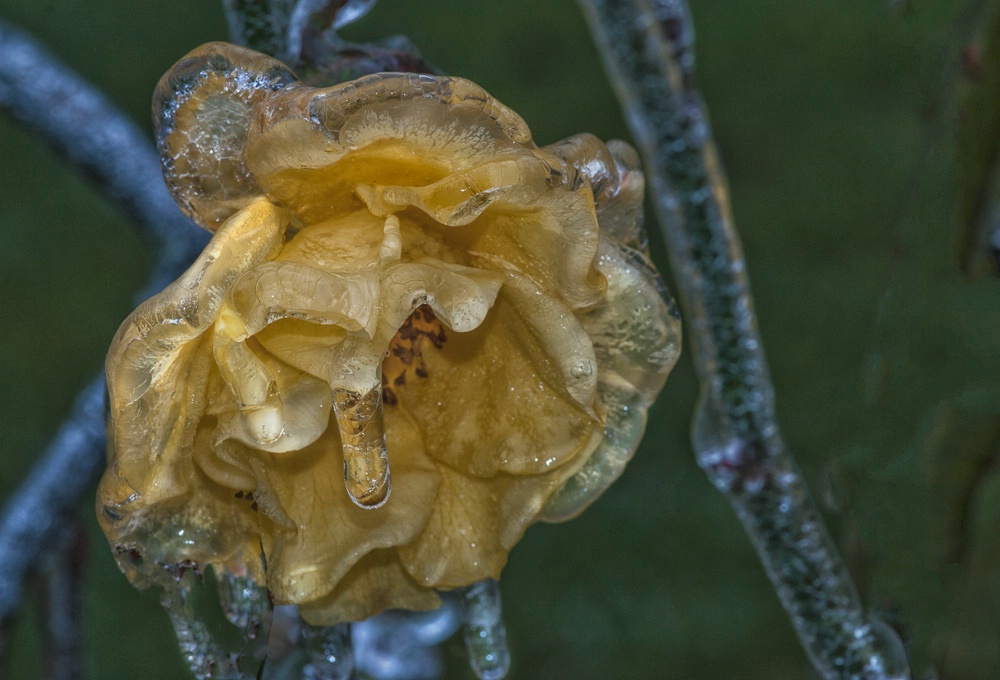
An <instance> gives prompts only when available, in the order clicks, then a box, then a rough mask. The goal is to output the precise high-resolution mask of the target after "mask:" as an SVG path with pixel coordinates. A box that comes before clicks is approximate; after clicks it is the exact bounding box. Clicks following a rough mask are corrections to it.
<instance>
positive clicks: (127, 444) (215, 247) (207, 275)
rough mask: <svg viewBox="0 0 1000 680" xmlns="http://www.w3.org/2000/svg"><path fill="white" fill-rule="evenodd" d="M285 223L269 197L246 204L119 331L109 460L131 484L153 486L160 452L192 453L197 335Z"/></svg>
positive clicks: (198, 397)
mask: <svg viewBox="0 0 1000 680" xmlns="http://www.w3.org/2000/svg"><path fill="white" fill-rule="evenodd" d="M286 224H287V213H285V212H284V211H282V210H281V209H279V208H276V207H274V206H273V205H271V204H270V203H268V202H266V201H256V202H254V203H252V204H251V205H249V206H247V207H246V208H245V209H243V210H242V211H241V212H240V213H238V214H237V215H235V216H233V218H232V219H230V220H229V221H228V222H227V223H226V224H225V225H224V226H223V228H222V229H220V230H219V232H218V233H217V234H216V235H215V237H214V238H213V239H212V241H211V242H210V243H209V245H208V247H207V248H206V249H205V251H204V252H203V253H202V254H201V256H199V258H198V259H197V260H196V261H195V263H194V264H193V265H192V266H191V268H190V269H188V271H187V272H186V273H185V274H184V275H183V276H181V278H180V279H178V280H177V281H176V282H174V283H172V284H171V285H169V286H167V288H166V289H164V290H163V291H162V292H161V293H159V294H157V295H155V296H154V297H152V298H150V299H149V300H147V301H146V302H144V303H143V304H142V305H140V306H139V308H138V309H136V311H134V312H133V313H132V314H131V315H130V316H129V317H128V318H127V319H126V320H125V322H124V323H123V324H122V325H121V327H120V328H119V329H118V332H117V334H116V335H115V338H114V340H113V341H112V344H111V349H110V350H109V351H108V358H107V364H106V373H107V380H108V394H109V407H110V413H111V423H110V433H111V437H112V441H113V446H114V451H115V455H114V464H115V465H116V466H117V467H118V470H119V474H120V476H121V477H122V478H123V479H126V480H128V482H129V484H131V485H132V486H133V487H134V488H135V489H137V490H138V489H143V490H145V489H147V488H148V487H149V486H150V485H149V484H148V483H146V481H145V478H146V476H147V474H148V472H149V470H150V468H151V467H152V466H153V465H156V464H159V463H160V456H162V455H168V456H181V455H183V454H184V452H187V451H189V450H190V441H191V439H192V438H193V436H194V427H195V426H196V425H197V422H198V420H199V418H200V417H201V415H202V411H203V409H204V408H205V404H204V399H205V396H206V394H205V393H206V389H207V384H208V380H209V365H208V364H206V363H205V361H206V360H208V355H206V354H205V352H206V351H210V349H208V348H207V347H203V346H202V345H201V344H200V342H201V339H202V336H203V335H204V334H205V332H206V331H207V330H208V329H209V328H210V327H211V325H212V324H213V322H214V321H215V317H216V315H217V313H218V310H219V307H220V306H221V304H222V300H223V298H224V296H225V295H226V294H227V293H228V291H229V289H230V288H232V286H233V284H234V283H235V281H236V280H237V279H238V278H239V277H240V276H241V275H242V274H243V273H244V272H246V271H247V270H249V269H251V268H252V267H254V266H255V265H257V264H260V263H262V262H264V261H266V260H267V259H269V258H270V257H273V256H274V254H275V253H276V252H277V248H278V247H279V245H280V243H281V239H282V235H283V232H284V228H285V225H286ZM199 348H200V349H199ZM199 352H200V354H199ZM154 488H156V489H157V492H158V493H160V494H169V493H171V492H170V491H169V490H168V489H167V488H166V487H165V486H164V485H162V484H161V485H160V486H158V487H154Z"/></svg>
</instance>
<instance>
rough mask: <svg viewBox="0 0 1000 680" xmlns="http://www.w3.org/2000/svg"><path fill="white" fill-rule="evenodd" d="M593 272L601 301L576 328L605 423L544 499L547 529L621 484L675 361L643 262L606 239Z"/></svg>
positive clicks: (673, 321)
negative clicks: (572, 470) (587, 347)
mask: <svg viewBox="0 0 1000 680" xmlns="http://www.w3.org/2000/svg"><path fill="white" fill-rule="evenodd" d="M598 268H599V269H600V271H601V273H602V274H604V275H605V276H606V277H607V280H608V292H607V297H606V299H605V300H604V301H602V302H601V304H599V305H597V306H595V307H593V308H592V309H589V310H587V311H586V312H585V313H583V314H581V318H580V321H581V323H582V325H583V327H584V328H585V329H586V331H587V335H588V336H589V337H590V338H591V339H592V340H593V342H594V352H595V354H596V356H597V364H598V376H599V378H598V391H599V393H600V397H601V401H602V402H603V404H604V408H605V409H606V413H607V422H606V423H605V427H604V436H603V438H602V440H601V443H600V445H598V446H597V448H596V449H595V450H594V452H593V453H592V454H591V456H590V458H589V459H588V460H587V463H586V464H585V465H584V466H583V468H582V469H581V470H580V471H579V472H578V473H577V474H576V475H574V476H573V477H571V478H570V479H569V480H568V481H567V482H566V484H565V486H564V487H563V488H561V489H560V491H559V492H558V493H557V494H555V495H554V496H553V497H552V498H551V499H549V502H548V504H547V505H546V507H545V512H544V513H543V514H542V516H541V518H540V519H543V520H545V521H549V522H561V521H564V520H567V519H570V518H571V517H574V516H576V515H577V514H579V513H580V512H582V511H583V510H584V508H586V507H587V506H588V505H590V504H591V503H592V502H593V501H594V500H596V499H597V498H598V497H599V496H600V495H601V494H602V493H604V491H605V489H607V488H608V486H610V485H611V483H612V482H614V481H615V480H616V479H618V477H619V476H621V474H622V472H623V471H624V470H625V464H626V463H628V461H629V460H630V459H631V458H632V456H633V454H635V451H636V449H637V448H638V447H639V441H640V440H641V439H642V435H643V432H644V431H645V428H646V410H647V409H648V408H649V407H650V405H651V404H652V403H653V399H655V398H656V395H657V394H659V392H660V390H661V389H662V388H663V383H664V382H665V381H666V379H667V375H668V374H669V373H670V370H671V369H672V368H673V366H674V364H675V363H676V362H677V358H678V356H679V354H680V348H681V329H680V316H679V314H678V313H677V310H676V308H675V307H674V306H673V305H672V304H671V303H670V302H668V300H667V299H666V298H665V297H664V296H663V290H662V283H661V282H660V280H659V276H658V275H657V274H656V270H655V269H653V267H652V265H651V264H650V263H649V260H647V259H646V257H645V256H644V255H642V254H641V253H639V252H637V251H634V250H631V249H629V248H626V247H625V246H622V245H620V244H618V243H617V242H615V241H613V240H612V239H610V238H605V239H603V240H602V242H601V249H600V256H599V258H598Z"/></svg>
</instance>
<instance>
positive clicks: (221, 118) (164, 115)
mask: <svg viewBox="0 0 1000 680" xmlns="http://www.w3.org/2000/svg"><path fill="white" fill-rule="evenodd" d="M295 82H297V81H296V79H295V74H293V73H292V72H291V71H290V70H289V69H288V67H286V66H285V65H284V64H282V63H281V62H279V61H277V60H275V59H272V58H270V57H267V56H265V55H263V54H260V53H258V52H254V51H252V50H248V49H245V48H242V47H237V46H236V45H229V44H227V43H208V44H207V45H202V46H201V47H199V48H197V49H195V50H193V51H192V52H190V53H189V54H188V55H187V56H185V57H184V58H183V59H181V60H180V61H179V62H177V64H175V65H174V67H173V68H172V69H170V71H168V72H167V73H166V75H164V76H163V78H161V79H160V82H159V84H158V85H157V86H156V93H155V94H154V95H153V128H154V133H155V136H156V144H157V147H158V148H159V151H160V160H161V162H162V163H163V176H164V179H166V182H167V186H168V187H169V188H170V191H171V193H173V195H174V199H175V200H176V201H177V203H178V204H179V205H180V206H181V208H183V209H184V211H185V212H186V213H187V214H188V215H190V216H191V217H192V218H194V220H195V221H196V222H198V224H200V225H201V226H203V227H205V228H206V229H210V230H212V231H214V230H215V229H216V228H217V227H218V226H219V224H221V223H222V222H223V221H224V220H225V219H227V218H228V217H229V216H230V215H232V214H233V213H234V212H236V211H237V210H239V209H240V208H242V207H243V206H244V205H246V204H247V203H248V202H249V201H251V200H253V199H254V198H255V197H257V196H259V195H260V194H261V190H260V188H259V187H258V186H257V182H256V181H255V180H254V178H253V176H252V175H251V174H250V172H249V171H248V170H247V168H246V166H245V163H244V158H243V152H244V147H245V145H246V143H247V132H248V130H249V128H250V123H251V120H252V112H253V108H254V106H255V105H256V104H258V103H260V102H261V101H263V100H264V99H265V98H266V97H267V96H268V95H270V94H271V93H273V92H274V91H275V90H279V89H282V88H285V87H288V86H289V85H291V84H293V83H295Z"/></svg>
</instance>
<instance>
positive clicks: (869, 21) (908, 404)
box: [0, 0, 1000, 680]
mask: <svg viewBox="0 0 1000 680" xmlns="http://www.w3.org/2000/svg"><path fill="white" fill-rule="evenodd" d="M987 4H988V3H986V2H983V1H980V2H974V5H975V6H974V7H973V5H970V4H969V2H962V1H958V0H939V1H936V2H929V1H926V0H913V2H912V3H910V4H907V3H903V2H887V1H885V0H883V1H881V2H867V1H861V0H841V1H839V2H834V1H832V0H810V1H809V2H798V3H791V2H780V1H778V0H757V1H755V2H749V1H747V0H693V1H692V5H693V7H692V9H693V13H694V19H695V23H696V28H697V33H698V42H697V56H698V71H699V81H700V84H701V87H702V91H703V94H704V97H705V99H706V101H707V103H708V106H709V110H710V112H711V116H712V121H713V124H714V129H715V133H716V137H717V140H718V143H719V145H720V148H721V152H722V156H723V158H724V160H725V164H726V167H727V169H728V172H729V176H730V180H731V183H732V198H733V205H734V210H735V214H736V219H737V223H738V225H739V227H740V230H741V234H742V237H743V242H744V246H745V250H746V254H747V259H748V262H749V272H750V275H751V280H752V282H753V286H754V292H755V294H756V300H757V310H758V313H759V317H760V326H761V331H762V334H763V338H764V341H765V346H766V348H767V351H768V355H769V360H770V364H771V369H772V373H773V376H774V381H775V385H776V389H777V395H778V401H777V407H778V414H779V417H780V420H781V423H782V425H783V428H784V432H785V435H786V438H787V440H788V443H789V445H790V447H791V448H792V450H793V451H794V452H795V453H796V454H797V456H798V458H799V461H800V463H801V465H802V467H803V470H804V472H805V474H806V476H807V479H808V481H809V482H810V484H811V486H812V488H813V491H814V494H815V496H816V497H817V499H818V500H819V501H820V502H821V503H822V504H823V506H824V508H825V509H826V511H827V512H828V513H829V515H828V519H829V523H830V528H831V531H832V533H833V534H834V535H835V536H836V537H837V539H838V541H839V542H840V543H841V545H842V547H843V550H844V553H845V556H846V558H847V560H848V562H849V565H850V567H851V569H852V572H853V573H854V575H855V577H856V580H857V582H858V584H859V588H860V590H861V592H862V594H863V597H864V599H865V601H866V604H867V605H869V606H870V607H872V608H873V609H874V610H876V611H878V612H880V614H881V615H882V616H883V617H885V618H886V619H888V620H889V621H891V622H892V623H893V624H894V625H896V626H897V627H898V628H899V629H900V630H901V631H902V634H903V636H904V638H905V639H906V641H907V644H908V645H909V650H910V653H911V657H912V660H913V663H914V670H915V671H916V673H917V675H918V676H920V677H926V671H927V670H928V669H929V668H930V666H931V664H933V665H934V666H935V667H936V668H937V671H938V673H939V677H940V678H942V679H949V680H956V679H958V680H965V679H976V678H984V679H985V678H997V677H1000V615H998V614H997V612H998V611H1000V532H998V531H997V526H998V519H1000V475H997V474H996V472H995V469H996V465H995V461H996V458H997V455H998V453H1000V382H998V380H997V379H998V377H1000V352H998V351H997V347H998V345H997V338H998V330H1000V311H998V303H1000V295H998V294H1000V285H998V282H997V281H996V280H995V278H994V277H993V276H992V275H991V274H990V272H989V271H988V268H985V267H980V268H979V271H980V272H981V273H980V274H979V275H978V276H974V277H971V278H969V277H966V276H964V275H962V274H961V273H960V270H959V266H958V256H957V243H958V241H959V238H958V236H957V235H958V229H957V227H956V223H955V219H954V215H955V212H956V205H957V200H958V199H957V196H958V191H957V181H956V179H955V178H956V167H957V166H956V163H955V160H954V158H955V149H956V140H957V137H958V125H959V120H960V116H959V114H958V107H959V103H960V95H961V94H962V92H963V91H965V89H967V88H969V87H970V84H969V82H967V81H968V80H969V79H968V78H963V76H962V74H961V70H960V56H961V54H962V49H963V46H965V45H966V43H968V42H969V41H970V39H971V38H972V37H973V36H974V35H975V34H976V33H977V31H978V29H977V27H976V25H975V21H974V19H975V18H976V17H978V16H979V15H978V14H977V13H976V12H974V11H973V10H974V9H975V8H978V7H982V6H985V5H987ZM0 17H2V18H3V19H5V20H9V21H11V22H13V23H15V24H16V25H19V26H20V27H22V28H24V29H27V30H29V31H30V32H32V33H33V34H34V35H35V36H36V37H37V38H39V39H40V40H41V41H42V42H44V43H45V44H46V45H47V46H48V47H49V49H51V50H52V51H53V52H54V53H55V54H56V55H58V57H60V58H61V59H62V60H63V61H65V62H66V63H67V64H69V65H71V66H72V67H73V68H75V69H76V70H77V71H78V72H79V73H80V74H82V75H83V76H84V77H85V78H86V79H88V80H89V81H90V82H92V83H94V84H95V85H97V86H98V87H99V88H101V89H102V90H103V91H104V92H106V93H107V94H108V95H109V96H110V97H111V98H112V99H113V100H114V101H115V102H116V103H117V104H118V105H120V106H121V107H122V108H123V109H124V110H125V111H126V112H127V113H128V114H129V115H130V116H132V117H133V118H134V119H135V120H136V121H137V122H139V124H140V125H142V126H144V128H145V129H147V130H148V129H149V101H150V96H151V94H152V91H153V87H154V85H155V83H156V81H157V79H158V78H159V76H160V75H161V74H162V73H163V72H164V71H165V70H166V69H167V68H168V67H169V66H170V65H171V64H172V63H173V62H174V61H176V60H177V59H178V58H180V57H181V56H182V55H183V54H184V53H186V52H187V51H188V50H190V49H192V48H193V47H195V46H197V45H199V44H201V43H202V42H206V41H209V40H219V39H225V37H226V30H225V22H224V18H223V15H222V11H221V7H220V5H219V3H217V2H213V1H212V0H173V1H172V2H149V1H146V2H139V1H135V2H127V3H125V2H121V1H120V0H0ZM396 33H405V34H406V35H407V36H409V37H410V38H411V39H412V41H413V42H414V43H415V44H416V45H418V46H419V47H420V48H421V49H422V51H423V53H424V55H425V56H426V57H427V58H428V60H429V61H430V62H431V63H433V64H435V65H436V66H438V67H439V68H440V69H442V70H443V71H445V72H448V73H452V74H455V75H461V76H464V77H467V78H470V79H472V80H474V81H476V82H477V83H479V84H481V85H482V86H483V87H485V88H486V89H487V90H488V91H490V92H491V93H492V94H494V95H495V96H496V97H497V98H498V99H500V100H501V101H503V102H504V103H505V104H507V105H509V106H510V107H512V108H513V109H514V110H516V111H517V112H519V113H520V114H521V115H522V116H523V117H524V118H525V120H526V121H527V122H528V124H529V125H530V126H531V128H532V130H533V132H534V135H535V139H536V140H537V141H538V142H539V143H540V144H545V143H550V142H552V141H555V140H557V139H560V138H562V137H565V136H568V135H570V134H573V133H576V132H582V131H590V132H593V133H595V134H597V135H598V136H600V137H602V138H605V139H608V138H614V137H624V138H628V135H627V132H626V131H625V127H624V123H623V121H622V118H621V115H620V113H619V109H618V105H617V102H616V101H615V99H614V96H613V94H612V92H611V89H610V86H609V84H608V81H607V78H606V77H605V75H604V73H603V71H602V69H601V67H600V64H599V63H598V60H597V55H596V54H595V52H594V49H593V47H592V46H591V43H590V39H589V36H588V34H587V31H586V27H585V25H584V23H583V21H582V18H581V16H580V14H579V11H578V8H577V6H576V5H575V4H574V3H573V2H571V1H570V0H558V1H555V0H553V1H549V2H530V1H529V0H504V1H503V2H477V1H476V0H461V1H459V0H450V1H448V2H403V1H401V0H382V1H381V2H379V4H378V5H377V6H376V8H375V10H374V11H373V12H372V13H371V14H370V15H369V16H367V17H366V18H365V19H363V20H362V21H361V22H359V23H358V24H356V25H354V26H351V27H349V28H348V29H345V30H344V32H343V35H344V36H345V37H347V38H350V39H356V40H372V39H377V38H380V37H384V36H387V35H390V34H396ZM970 54H971V55H973V56H974V50H971V51H970V50H967V57H968V56H969V55H970ZM967 61H968V60H967ZM973 61H974V60H973ZM986 66H987V67H988V66H989V65H986ZM971 70H972V71H973V72H975V68H972V69H971ZM972 86H973V87H974V83H973V85H972ZM987 141H990V140H983V143H986V142H987ZM972 143H973V145H975V144H976V143H977V141H976V140H975V139H973V141H972ZM0 158H2V159H3V162H2V163H0V187H2V189H0V233H2V246H0V291H2V297H0V299H2V301H3V302H2V303H0V308H2V313H0V376H2V378H0V423H2V433H3V436H2V437H0V498H3V497H6V496H7V495H8V494H9V493H10V492H11V491H12V489H13V488H14V487H15V486H16V484H17V483H18V481H19V480H20V479H21V478H22V477H23V475H24V474H25V473H26V471H27V470H28V468H29V466H30V465H31V464H32V462H33V459H34V457H35V456H36V455H37V453H38V452H39V451H41V450H42V448H43V447H44V445H45V443H46V442H47V440H48V439H49V437H50V436H51V434H52V433H53V431H54V430H55V428H56V426H57V425H58V423H59V422H60V420H61V419H62V418H63V416H64V415H65V413H66V412H67V410H68V408H69V406H70V404H71V402H72V400H73V398H74V395H75V394H76V392H77V391H78V390H79V389H80V388H81V387H82V386H83V385H84V384H85V383H86V381H87V380H88V379H89V378H90V377H91V376H92V375H94V374H95V373H96V372H97V371H98V370H100V368H101V365H102V361H103V355H104V351H105V349H106V347H107V345H108V343H109V341H110V338H111V335H112V334H113V333H114V331H115V329H116V327H117V325H118V323H119V322H120V320H121V319H122V318H124V316H125V315H126V314H127V313H128V312H129V311H130V310H131V308H132V296H133V294H134V291H136V290H137V288H138V287H139V286H140V285H141V282H142V281H143V279H144V277H145V274H146V272H147V270H148V268H149V265H150V258H151V254H150V250H149V248H148V247H147V246H148V244H145V243H143V242H142V241H141V240H140V239H139V238H138V237H137V236H136V234H135V230H134V229H133V228H132V227H131V225H130V224H129V223H128V222H127V221H126V220H125V219H124V218H123V217H122V216H121V215H120V214H119V212H118V211H117V210H116V209H115V208H114V207H112V206H109V205H107V204H106V203H105V202H104V201H103V200H102V198H101V197H100V196H99V195H98V194H97V192H95V191H94V189H93V187H92V186H91V185H90V184H88V182H87V181H86V179H85V178H82V177H81V176H79V175H78V174H77V173H76V172H75V171H74V170H73V169H72V168H68V167H66V165H65V164H64V163H63V162H62V161H61V160H60V159H59V158H57V157H55V156H54V155H53V154H52V153H51V152H50V151H49V150H48V149H47V147H45V146H44V145H43V144H40V143H39V142H38V140H36V139H34V138H32V136H31V135H30V134H28V133H27V132H26V131H25V130H24V129H22V128H21V127H20V126H19V125H17V124H16V123H14V122H12V121H11V120H10V119H9V118H6V117H3V116H0ZM651 231H653V232H654V233H653V234H652V241H653V248H654V257H655V259H656V260H657V261H658V263H660V264H661V265H663V266H665V264H664V262H665V255H664V252H663V246H662V240H661V239H660V238H659V236H658V234H656V233H655V228H654V229H651ZM689 361H690V356H689V355H685V356H684V358H683V359H682V362H681V365H680V366H679V367H678V368H677V369H676V371H675V373H674V374H673V375H672V376H671V378H670V380H669V381H668V383H667V387H666V389H665V391H664V393H663V395H662V397H661V398H660V400H659V402H658V403H657V405H656V406H655V407H654V408H653V410H652V411H651V414H650V426H649V430H648V433H647V436H646V440H645V442H644V445H643V447H642V448H641V449H640V451H639V453H638V454H637V455H636V457H635V460H634V461H633V462H632V464H631V465H630V467H629V468H628V470H627V471H626V473H625V475H624V477H623V478H622V479H621V481H620V482H619V483H618V484H616V485H615V486H614V487H613V488H612V489H611V490H610V491H609V492H608V493H607V494H606V495H605V496H604V498H602V499H601V500H600V501H599V502H598V503H597V504H596V505H594V506H593V507H592V508H591V509H590V510H588V511H587V512H586V513H585V514H584V515H583V516H582V517H580V518H579V519H577V520H574V521H573V522H571V523H569V524H566V525H557V526H549V525H541V526H537V527H534V528H532V529H531V530H529V532H528V534H527V536H526V537H525V539H524V541H523V542H522V543H521V544H520V545H519V546H518V547H517V548H516V549H515V550H514V552H513V553H512V555H511V560H510V563H509V565H508V567H507V569H506V571H505V572H504V576H503V580H502V586H503V593H504V606H505V610H506V620H507V625H508V631H509V638H510V646H511V650H512V654H513V658H514V661H513V668H512V672H511V675H510V677H511V678H512V679H514V680H534V679H539V680H540V679H542V678H545V679H546V680H553V679H561V678H567V679H568V678H572V679H574V680H590V679H595V680H597V679H602V680H603V679H607V678H622V679H625V680H628V679H632V678H635V679H650V680H653V679H656V680H660V679H672V678H679V679H682V680H687V679H697V678H707V679H712V678H750V679H755V678H764V679H770V678H810V677H812V675H811V671H810V670H809V668H808V664H807V663H806V660H805V658H804V656H803V654H802V652H801V651H800V650H799V648H798V645H797V641H796V639H795V636H794V634H793V632H792V629H791V627H790V626H789V624H788V622H787V620H786V619H785V617H784V614H783V612H782V610H781V609H780V607H779V605H778V602H777V599H776V597H775V595H774V594H773V592H772V590H771V588H770V585H769V583H768V581H767V579H766V578H765V576H764V574H763V571H762V569H761V567H760V566H759V565H758V563H757V561H756V558H755V555H754V553H753V551H752V549H751V547H750V545H749V543H748V541H747V539H746V538H745V536H744V534H743V532H742V529H741V528H740V525H739V523H738V522H737V520H736V518H735V516H734V515H733V514H732V512H731V511H730V509H729V506H728V504H727V503H726V501H725V500H724V499H723V498H722V497H720V496H719V495H718V494H717V493H716V491H715V490H714V489H713V488H712V487H711V486H710V485H709V483H708V482H707V481H706V479H705V477H704V475H703V474H702V473H701V471H700V470H699V469H698V468H697V466H696V465H695V462H694V459H693V456H692V453H691V450H690V446H689V444H688V442H687V429H688V423H689V421H690V417H691V411H692V407H693V403H694V399H695V394H696V384H695V381H694V377H693V372H692V370H691V366H690V364H689ZM80 513H81V515H82V516H83V517H85V518H86V522H87V528H88V538H89V548H90V549H89V554H88V562H87V567H86V569H87V570H86V581H85V584H84V585H85V588H86V591H85V608H86V609H85V616H86V669H85V672H86V677H89V678H101V679H108V680H112V679H117V678H121V679H126V678H127V679H132V678H150V679H156V678H183V677H185V671H184V669H183V667H182V665H181V661H180V658H179V656H178V654H177V651H176V647H175V643H174V638H173V633H172V631H171V629H170V627H169V623H168V621H167V617H166V615H165V614H164V613H163V612H162V611H161V610H160V608H159V605H158V604H157V602H156V598H155V597H154V596H153V595H151V594H149V593H139V592H137V591H135V590H133V589H132V588H131V587H130V586H129V585H128V583H126V581H125V579H124V577H122V576H121V575H120V574H119V572H118V570H117V568H116V567H115V565H114V562H113V560H112V559H111V555H110V551H109V550H108V549H107V546H106V544H105V542H104V539H103V536H102V535H101V534H100V532H99V531H98V530H97V527H96V522H95V521H94V520H93V517H92V514H93V513H92V500H91V497H88V498H87V499H85V501H84V502H83V503H82V504H81V507H80ZM33 588H34V586H33ZM25 604H26V606H25V609H24V613H23V614H22V616H21V617H20V619H19V621H18V623H17V625H16V626H15V628H14V630H13V633H12V638H11V640H10V650H9V654H8V658H7V660H6V662H5V666H6V667H5V668H3V669H0V674H3V675H4V677H11V678H15V679H20V678H35V677H40V675H41V672H42V671H41V661H40V658H39V649H40V647H39V645H40V636H39V633H38V629H39V626H40V621H39V617H38V615H37V612H36V609H37V597H36V596H35V591H34V590H32V591H31V592H29V593H28V594H27V598H26V602H25ZM447 661H448V666H449V675H448V677H449V678H453V679H459V678H471V677H472V675H471V672H470V671H468V670H467V669H466V667H465V664H464V660H463V657H462V651H461V645H460V644H452V645H450V646H449V647H448V649H447Z"/></svg>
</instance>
